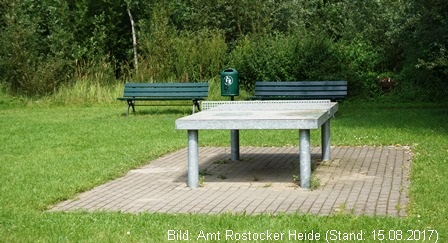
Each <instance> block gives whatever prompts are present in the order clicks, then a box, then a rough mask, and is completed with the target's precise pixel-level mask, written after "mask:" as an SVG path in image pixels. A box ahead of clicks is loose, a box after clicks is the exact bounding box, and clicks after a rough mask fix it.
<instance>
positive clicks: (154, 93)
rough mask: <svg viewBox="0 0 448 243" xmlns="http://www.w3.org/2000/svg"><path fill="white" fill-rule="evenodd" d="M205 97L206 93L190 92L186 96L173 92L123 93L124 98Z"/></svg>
mask: <svg viewBox="0 0 448 243" xmlns="http://www.w3.org/2000/svg"><path fill="white" fill-rule="evenodd" d="M204 96H207V92H190V93H188V94H186V93H182V92H179V93H175V92H169V93H167V92H160V93H159V92H153V93H151V94H148V93H145V92H131V93H128V92H127V93H125V94H124V97H130V98H132V97H192V98H194V97H204Z"/></svg>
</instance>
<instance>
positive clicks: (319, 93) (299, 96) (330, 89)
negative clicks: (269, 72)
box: [250, 81, 347, 101]
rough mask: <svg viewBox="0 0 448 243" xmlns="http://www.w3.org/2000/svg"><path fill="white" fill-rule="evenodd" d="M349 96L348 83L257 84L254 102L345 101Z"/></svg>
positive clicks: (291, 82) (299, 82)
mask: <svg viewBox="0 0 448 243" xmlns="http://www.w3.org/2000/svg"><path fill="white" fill-rule="evenodd" d="M346 96H347V81H288V82H282V81H278V82H267V81H257V82H255V94H254V96H252V97H250V99H253V100H307V99H310V100H313V99H314V100H315V99H328V100H332V101H338V100H343V99H345V97H346Z"/></svg>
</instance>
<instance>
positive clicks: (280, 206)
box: [51, 146, 412, 217]
mask: <svg viewBox="0 0 448 243" xmlns="http://www.w3.org/2000/svg"><path fill="white" fill-rule="evenodd" d="M187 151H188V150H187V149H186V148H184V149H181V150H179V151H177V152H174V153H171V154H167V155H165V156H163V157H161V158H158V159H156V160H154V161H151V162H150V163H149V164H148V165H146V166H143V167H141V168H138V169H135V170H132V171H130V172H129V173H127V174H126V175H125V176H124V177H121V178H117V179H116V180H113V181H110V182H108V183H106V184H104V185H101V186H98V187H96V188H94V189H92V190H91V191H88V192H84V193H81V194H79V195H78V196H77V197H76V198H75V199H70V200H67V201H63V202H60V203H59V204H57V205H54V206H53V207H52V209H51V211H73V210H85V211H121V212H130V213H138V212H164V213H212V214H217V213H223V212H228V213H247V214H259V213H272V214H278V213H312V214H319V215H329V214H333V213H340V212H342V213H352V214H360V215H361V214H362V215H389V216H396V217H405V216H406V207H407V205H408V204H409V197H408V194H407V193H408V190H409V186H410V180H409V172H410V169H409V168H410V163H411V160H412V153H411V151H410V150H409V148H408V147H369V146H359V147H332V154H331V156H332V160H330V161H321V160H320V147H312V150H311V155H312V161H313V163H314V165H313V172H312V173H313V176H314V177H316V178H317V180H318V182H319V187H318V188H317V189H316V190H302V189H300V187H299V186H298V184H299V182H298V181H294V179H299V178H297V177H298V175H300V172H299V154H298V148H297V147H280V148H279V147H242V148H241V160H240V161H231V160H230V159H229V157H230V149H229V148H223V147H201V148H200V152H199V155H200V157H199V160H200V171H206V172H207V174H206V175H205V182H204V184H203V187H201V188H198V189H190V188H188V187H187V186H186V181H187Z"/></svg>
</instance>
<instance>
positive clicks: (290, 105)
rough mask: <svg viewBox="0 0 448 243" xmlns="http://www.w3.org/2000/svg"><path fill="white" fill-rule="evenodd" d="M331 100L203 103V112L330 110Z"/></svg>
mask: <svg viewBox="0 0 448 243" xmlns="http://www.w3.org/2000/svg"><path fill="white" fill-rule="evenodd" d="M329 109H331V102H330V100H261V101H258V100H257V101H203V102H202V110H203V111H206V110H214V111H236V110H238V111H256V110H329Z"/></svg>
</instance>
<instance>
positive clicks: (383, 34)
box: [0, 0, 448, 100]
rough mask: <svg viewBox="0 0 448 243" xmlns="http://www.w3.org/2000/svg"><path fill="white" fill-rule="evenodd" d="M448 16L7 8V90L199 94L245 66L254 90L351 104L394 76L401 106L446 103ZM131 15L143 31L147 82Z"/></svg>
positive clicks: (49, 5)
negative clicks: (93, 88)
mask: <svg viewBox="0 0 448 243" xmlns="http://www.w3.org/2000/svg"><path fill="white" fill-rule="evenodd" d="M447 5H448V4H447V3H446V1H443V0H436V1H431V2H428V1H424V0H413V1H401V0H387V1H386V0H381V1H357V2H353V1H350V0H337V1H328V0H320V1H306V0H281V1H272V0H263V1H257V2H253V1H249V0H230V1H229V0H218V1H213V2H210V1H205V0H195V1H192V0H174V1H168V0H162V1H138V0H121V1H111V0H99V1H92V0H81V1H73V0H71V1H65V2H61V1H54V0H43V1H33V0H24V1H18V0H11V1H9V0H8V1H7V0H0V11H1V12H2V15H1V16H0V56H1V58H0V82H2V83H3V86H7V87H8V88H9V90H10V91H11V92H12V93H14V94H22V95H27V96H45V95H47V94H51V93H53V92H55V91H57V90H58V88H59V87H61V86H67V85H69V86H70V85H73V84H75V83H77V82H78V81H79V79H81V80H92V79H96V81H95V83H98V82H99V83H101V84H112V85H115V83H122V82H123V81H125V80H130V79H131V80H135V81H157V82H161V81H169V80H178V81H185V82H191V81H197V80H211V79H214V78H216V76H217V75H218V74H219V72H220V70H222V69H224V68H226V67H228V66H233V67H235V68H238V69H240V71H241V72H240V73H241V74H242V76H241V77H242V83H243V84H244V87H245V88H247V89H249V90H250V88H251V85H252V83H253V82H254V81H255V80H257V79H259V80H264V79H271V80H286V79H290V80H292V79H298V80H303V79H346V80H348V81H349V85H350V90H351V91H352V92H350V96H351V97H353V96H356V97H361V98H369V97H376V96H379V95H382V94H383V93H382V92H381V91H380V87H379V85H378V81H379V80H378V77H381V78H383V77H385V76H387V77H388V78H392V79H393V80H394V81H396V84H397V85H396V87H395V89H394V90H393V92H392V93H391V94H392V95H397V96H399V97H402V98H406V97H418V98H419V99H421V100H428V99H444V98H446V97H448V96H447V95H446V94H447V93H448V88H447V87H448V85H446V82H447V81H446V80H448V78H447V76H448V74H447V73H448V71H447V70H448V69H447V66H448V64H447V63H448V61H447V60H448V59H447V54H446V48H447V46H448V43H447V38H448V37H447V35H448V34H447V30H448V17H447V15H446V12H447V9H448V7H447ZM128 9H129V10H130V11H131V12H132V15H133V18H134V20H135V23H136V30H137V37H138V38H137V47H138V49H137V52H138V53H137V54H138V60H139V62H138V63H139V64H140V65H139V68H138V71H137V69H136V67H134V66H133V65H134V61H133V55H132V53H133V45H132V38H131V37H132V36H131V26H130V20H129V16H128V14H127V10H128ZM3 13H4V14H3ZM105 67H107V68H105ZM103 71H105V72H106V73H105V74H98V73H99V72H103ZM80 74H81V75H80ZM111 74H112V75H111ZM85 76H89V77H88V78H87V79H85ZM98 77H104V79H101V80H100V78H98Z"/></svg>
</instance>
